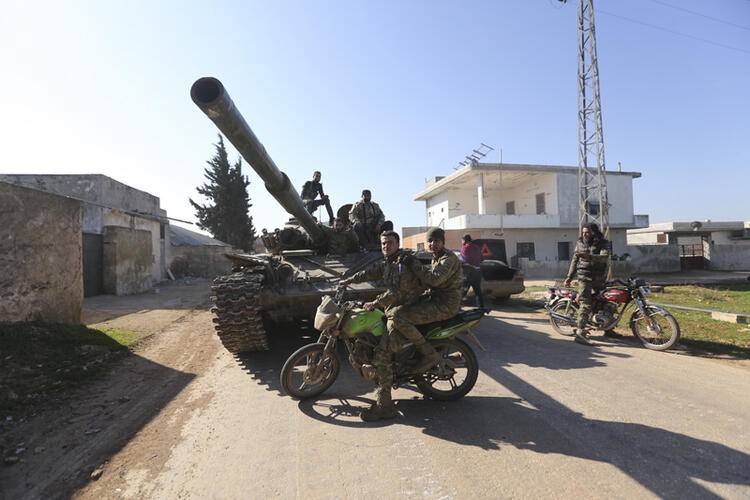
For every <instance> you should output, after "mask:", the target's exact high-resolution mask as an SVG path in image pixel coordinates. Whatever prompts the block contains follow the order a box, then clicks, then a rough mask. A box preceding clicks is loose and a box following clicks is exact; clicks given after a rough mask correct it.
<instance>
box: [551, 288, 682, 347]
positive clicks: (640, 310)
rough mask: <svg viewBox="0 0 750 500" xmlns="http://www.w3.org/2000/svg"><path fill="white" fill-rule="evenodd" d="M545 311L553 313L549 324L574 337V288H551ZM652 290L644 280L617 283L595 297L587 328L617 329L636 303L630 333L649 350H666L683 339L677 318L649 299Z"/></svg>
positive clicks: (576, 305)
mask: <svg viewBox="0 0 750 500" xmlns="http://www.w3.org/2000/svg"><path fill="white" fill-rule="evenodd" d="M547 289H548V297H547V303H546V304H545V306H544V308H545V309H547V310H548V311H549V313H550V318H549V320H550V323H552V328H554V329H555V331H556V332H558V333H560V334H562V335H568V336H570V335H574V329H575V328H576V324H577V318H578V309H580V307H581V305H580V302H579V301H578V292H577V291H576V290H574V289H571V288H564V287H557V286H549V285H547ZM650 293H651V290H650V289H649V287H648V286H647V284H646V281H645V280H642V279H637V278H633V277H630V278H628V279H627V281H622V280H614V281H609V282H607V283H606V284H605V288H604V289H603V290H600V291H598V292H596V293H595V294H594V297H593V301H592V304H591V317H590V318H589V323H588V327H589V328H590V329H593V330H601V331H604V332H606V331H608V330H614V328H615V327H616V326H617V324H618V323H619V322H620V319H621V318H622V317H623V315H624V313H625V310H626V309H627V308H628V306H629V305H630V304H634V306H635V310H634V311H633V314H631V315H630V330H631V331H632V332H633V335H635V336H636V337H637V338H638V340H640V341H641V343H643V345H644V347H646V348H647V349H653V350H656V351H664V350H666V349H669V348H670V347H672V346H673V345H674V344H675V343H677V341H678V340H679V339H680V325H678V324H677V320H676V319H674V316H672V314H671V313H670V312H669V311H667V310H666V309H664V308H663V307H659V306H656V305H653V304H650V303H649V302H648V301H647V300H646V296H647V295H649V294H650Z"/></svg>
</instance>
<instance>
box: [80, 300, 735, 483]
mask: <svg viewBox="0 0 750 500" xmlns="http://www.w3.org/2000/svg"><path fill="white" fill-rule="evenodd" d="M204 321H210V316H208V315H207V316H205V319H204ZM476 333H477V337H478V338H479V339H480V341H481V342H482V344H483V345H484V346H485V347H486V349H487V351H485V352H482V351H478V356H479V362H480V366H481V368H482V372H481V374H480V377H479V380H478V383H477V385H476V387H475V389H474V390H473V391H472V392H471V393H470V394H469V395H468V396H467V397H466V398H464V399H463V400H461V401H459V402H455V403H439V402H432V401H425V400H423V399H422V398H421V397H420V395H419V394H418V393H416V392H414V391H412V390H410V389H399V390H397V391H395V392H394V397H395V399H396V400H397V405H398V408H399V410H400V411H401V412H402V413H403V417H401V418H399V419H397V420H395V421H392V422H388V423H378V424H365V423H363V422H361V421H360V420H359V419H358V418H357V412H358V410H359V408H361V407H364V406H367V405H369V404H370V402H371V401H372V399H373V393H372V392H371V387H370V385H369V384H367V383H365V382H363V381H361V380H359V379H355V378H354V377H353V375H352V372H351V370H350V369H349V368H348V366H345V367H344V369H343V370H342V376H341V378H340V379H339V380H338V381H337V382H336V384H334V386H333V387H332V388H331V389H329V391H328V392H327V393H326V394H325V395H323V396H322V397H320V398H319V399H317V400H315V401H306V402H297V401H294V400H292V399H290V398H288V397H286V396H283V395H282V394H280V392H279V391H280V389H279V384H278V374H279V367H280V366H281V364H282V363H283V360H284V358H285V357H286V355H287V354H289V353H290V352H292V351H293V350H294V349H295V348H296V347H297V346H298V345H300V342H299V341H291V340H286V341H285V342H281V344H283V345H280V346H279V343H280V342H277V350H275V351H273V352H269V353H256V354H253V355H250V356H246V357H243V358H242V359H241V360H240V362H239V363H238V362H237V361H236V360H235V359H233V358H232V357H231V356H229V355H228V354H226V353H225V352H224V351H223V350H222V349H221V348H220V346H218V341H216V340H215V339H212V340H211V341H210V342H213V344H212V345H214V346H215V347H216V348H215V349H206V354H207V355H208V356H213V359H211V361H210V363H209V364H208V365H207V368H206V369H205V370H202V369H201V370H200V373H197V374H196V377H195V378H194V379H193V380H192V381H191V382H190V383H189V384H188V385H187V386H186V387H185V389H184V390H183V391H182V392H181V393H180V394H179V395H178V396H176V397H175V398H174V399H173V400H172V402H171V403H169V404H166V405H165V407H164V408H163V409H162V411H161V412H160V413H159V415H158V416H157V417H155V418H154V419H153V420H152V421H151V422H149V423H148V424H147V425H145V426H144V428H143V429H142V430H141V431H140V432H139V433H138V434H137V435H135V436H133V437H132V438H131V439H130V440H129V442H128V444H127V445H126V446H124V448H123V449H122V450H121V451H120V452H119V453H118V454H117V455H115V456H114V457H112V459H111V460H110V462H109V463H108V464H107V465H106V467H105V470H104V474H103V476H102V478H101V479H100V480H99V481H98V482H95V483H91V484H90V485H89V486H87V487H86V488H85V489H83V490H81V491H79V493H78V496H80V497H81V498H100V497H106V498H111V497H125V498H397V497H406V498H472V497H477V498H502V497H520V498H538V497H544V498H550V497H555V498H571V497H586V498H613V497H618V498H634V497H637V498H648V497H654V498H655V497H666V498H718V497H721V498H748V497H750V431H748V424H747V418H748V415H750V398H748V393H750V367H749V366H748V365H747V363H738V362H732V361H720V360H714V359H706V358H699V357H692V356H686V355H684V354H678V353H659V352H653V351H648V350H646V349H643V348H641V347H639V345H638V344H636V343H635V342H633V341H629V340H628V339H625V340H617V341H604V339H602V341H601V342H600V343H599V345H597V346H595V347H587V346H582V345H579V344H576V343H574V342H573V341H572V340H571V339H569V338H566V337H561V336H559V335H556V334H554V333H553V332H552V330H551V328H550V327H549V326H548V323H547V320H546V317H545V316H543V315H540V314H537V313H532V312H529V311H528V310H513V311H507V310H502V311H500V310H496V311H494V312H493V314H492V315H491V317H488V318H486V319H485V320H483V322H482V324H481V325H480V327H479V328H478V329H477V332H476ZM186 334H187V333H186ZM158 436H161V438H160V439H161V443H162V445H161V449H157V450H154V449H153V448H154V447H153V440H154V439H156V438H157V437H158Z"/></svg>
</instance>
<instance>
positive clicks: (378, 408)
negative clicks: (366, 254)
mask: <svg viewBox="0 0 750 500" xmlns="http://www.w3.org/2000/svg"><path fill="white" fill-rule="evenodd" d="M399 244H400V238H399V236H398V233H396V232H394V231H384V232H383V233H382V234H381V235H380V249H381V251H382V252H383V260H382V261H381V262H378V263H377V264H376V265H374V266H372V267H370V268H368V269H365V270H363V271H359V272H358V273H355V274H354V275H352V276H350V277H349V278H347V279H343V280H341V284H342V285H348V284H349V283H361V282H363V281H373V280H380V281H382V282H383V284H385V286H386V288H387V289H386V291H385V292H383V293H381V294H380V295H378V296H377V297H375V299H374V300H373V301H372V302H366V303H365V304H364V308H365V309H366V310H368V311H372V310H373V309H375V308H376V307H382V308H383V309H384V311H385V314H386V318H388V332H387V333H386V334H385V335H383V336H382V337H381V339H380V343H379V344H378V346H377V347H376V348H375V356H374V359H373V363H374V365H375V370H376V374H377V384H378V390H377V401H376V403H375V404H374V405H372V406H371V407H370V408H368V409H365V410H362V412H361V413H360V418H362V420H364V421H365V422H370V421H374V420H381V419H386V418H394V417H396V416H398V412H397V411H396V407H395V406H394V405H393V400H392V399H391V387H392V386H393V364H392V361H391V356H392V354H391V345H390V343H391V342H392V341H393V322H392V319H391V315H392V314H393V311H394V310H395V309H398V307H399V306H400V305H401V304H408V303H410V302H413V301H414V300H415V299H417V297H419V296H420V295H421V294H422V292H424V290H425V285H424V284H423V283H422V282H421V281H420V280H419V278H417V276H416V275H415V274H414V272H413V271H411V270H409V269H408V268H407V266H405V265H402V264H401V261H402V260H403V259H404V257H405V256H406V255H408V254H407V253H406V252H405V251H404V250H401V249H400V248H399ZM422 340H423V341H424V338H422Z"/></svg>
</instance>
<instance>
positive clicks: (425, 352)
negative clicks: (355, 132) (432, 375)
mask: <svg viewBox="0 0 750 500" xmlns="http://www.w3.org/2000/svg"><path fill="white" fill-rule="evenodd" d="M414 347H416V348H417V350H418V351H419V354H421V355H422V359H420V360H419V361H418V362H417V365H416V366H415V367H414V368H413V369H412V372H414V373H422V372H426V371H427V370H429V369H430V368H432V367H433V366H435V365H436V364H438V362H439V361H440V354H438V353H437V351H436V350H435V348H434V347H432V345H431V344H430V343H429V342H422V343H421V344H415V345H414Z"/></svg>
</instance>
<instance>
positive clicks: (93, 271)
mask: <svg viewBox="0 0 750 500" xmlns="http://www.w3.org/2000/svg"><path fill="white" fill-rule="evenodd" d="M103 263H104V252H103V247H102V235H101V234H93V233H83V296H84V297H92V296H94V295H101V294H103V293H104V278H103V276H104V272H103Z"/></svg>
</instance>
